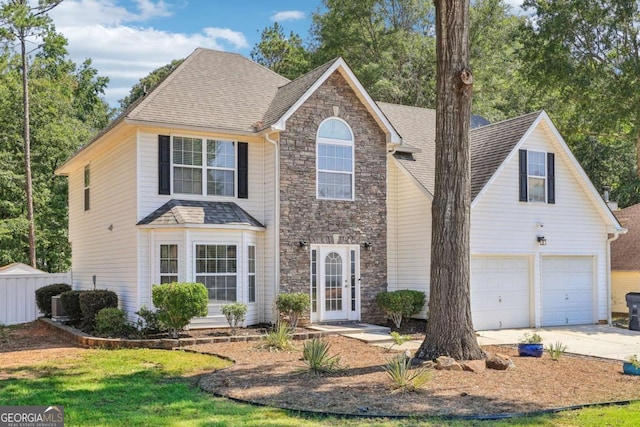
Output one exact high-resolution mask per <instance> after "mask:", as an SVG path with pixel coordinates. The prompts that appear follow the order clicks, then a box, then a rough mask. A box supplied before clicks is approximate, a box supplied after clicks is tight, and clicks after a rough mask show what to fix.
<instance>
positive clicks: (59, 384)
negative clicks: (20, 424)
mask: <svg viewBox="0 0 640 427" xmlns="http://www.w3.org/2000/svg"><path fill="white" fill-rule="evenodd" d="M1 364H2V353H0V378H3V377H5V378H6V374H9V375H10V376H11V377H12V379H5V380H0V405H50V404H58V405H64V408H65V419H66V425H67V426H127V427H130V426H317V425H322V426H337V425H347V426H368V425H374V426H390V427H399V426H414V425H415V426H417V425H420V426H444V425H447V426H448V425H452V426H463V427H466V426H489V425H491V426H496V425H497V426H537V425H543V426H606V425H611V426H613V425H615V426H637V425H640V404H638V403H636V404H633V405H630V406H621V407H606V408H596V409H586V410H581V411H573V412H565V413H563V414H556V415H549V416H544V417H531V418H517V419H512V420H506V421H503V422H480V421H475V422H472V421H457V422H454V421H444V420H437V419H429V420H371V419H365V420H361V419H358V420H337V419H335V418H314V417H299V416H296V415H295V414H291V413H288V412H286V411H283V410H278V409H270V408H263V407H254V406H250V405H243V404H238V403H234V402H231V401H229V400H227V399H223V398H217V397H213V396H211V395H209V394H206V393H204V392H201V391H200V390H199V389H197V388H196V387H195V386H194V385H193V384H194V381H193V379H192V378H190V377H192V376H194V375H196V374H198V373H201V372H203V371H211V370H213V369H217V368H221V367H223V366H225V364H226V362H225V361H222V360H219V359H216V358H213V357H210V356H205V355H199V354H193V353H186V352H178V351H174V352H170V351H163V350H112V351H108V350H87V351H84V352H81V353H80V355H79V356H78V355H76V356H74V357H69V358H62V359H56V360H51V361H48V362H46V363H40V364H31V365H27V366H24V367H19V368H11V369H8V368H2V365H1ZM426 398H428V397H426Z"/></svg>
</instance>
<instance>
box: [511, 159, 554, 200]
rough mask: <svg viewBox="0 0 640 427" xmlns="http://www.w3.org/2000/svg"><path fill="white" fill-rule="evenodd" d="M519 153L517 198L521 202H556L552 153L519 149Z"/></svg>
mask: <svg viewBox="0 0 640 427" xmlns="http://www.w3.org/2000/svg"><path fill="white" fill-rule="evenodd" d="M518 154H519V181H520V182H519V198H518V200H519V201H521V202H534V203H548V204H555V202H556V164H555V154H554V153H544V152H541V151H528V150H525V149H521V150H519V152H518Z"/></svg>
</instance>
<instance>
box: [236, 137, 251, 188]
mask: <svg viewBox="0 0 640 427" xmlns="http://www.w3.org/2000/svg"><path fill="white" fill-rule="evenodd" d="M238 198H239V199H247V198H249V144H248V143H246V142H238Z"/></svg>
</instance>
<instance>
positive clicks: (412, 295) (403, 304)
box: [376, 289, 425, 328]
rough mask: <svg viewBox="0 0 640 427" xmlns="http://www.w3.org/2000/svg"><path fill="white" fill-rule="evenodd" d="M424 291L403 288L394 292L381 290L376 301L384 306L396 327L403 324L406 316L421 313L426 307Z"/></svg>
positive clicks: (381, 306)
mask: <svg viewBox="0 0 640 427" xmlns="http://www.w3.org/2000/svg"><path fill="white" fill-rule="evenodd" d="M424 301H425V296H424V292H421V291H414V290H410V289H403V290H399V291H393V292H380V293H379V294H378V295H376V302H377V303H378V306H380V308H382V309H383V310H384V312H385V314H386V315H387V317H388V318H389V319H391V320H392V321H393V323H394V324H395V325H396V328H399V327H400V325H401V324H402V319H403V318H404V317H410V316H412V315H414V314H416V313H419V312H420V311H421V310H422V308H423V307H424Z"/></svg>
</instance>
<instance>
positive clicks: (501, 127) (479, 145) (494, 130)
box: [469, 111, 540, 200]
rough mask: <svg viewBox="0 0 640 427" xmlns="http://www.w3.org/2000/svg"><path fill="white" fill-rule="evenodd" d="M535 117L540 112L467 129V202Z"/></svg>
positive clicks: (486, 180) (487, 179)
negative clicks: (468, 152) (469, 164)
mask: <svg viewBox="0 0 640 427" xmlns="http://www.w3.org/2000/svg"><path fill="white" fill-rule="evenodd" d="M539 115H540V112H539V111H536V112H533V113H529V114H525V115H524V116H520V117H515V118H513V119H509V120H504V121H502V122H498V123H493V124H490V125H487V126H482V127H479V128H477V129H472V130H471V132H470V133H469V136H470V138H471V200H473V199H475V197H476V196H477V195H478V193H480V191H481V190H482V188H483V187H484V186H485V184H486V183H487V182H488V181H489V179H491V177H492V176H493V174H494V173H495V172H496V170H497V169H498V168H499V167H500V165H501V164H502V162H504V160H505V159H506V157H507V156H508V155H509V153H510V152H511V151H512V150H513V148H514V147H515V146H516V144H517V143H518V142H519V141H520V140H521V139H522V137H523V136H524V134H525V133H526V132H527V130H529V128H530V127H531V125H532V124H533V122H534V121H535V120H536V119H537V118H538V116H539Z"/></svg>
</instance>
